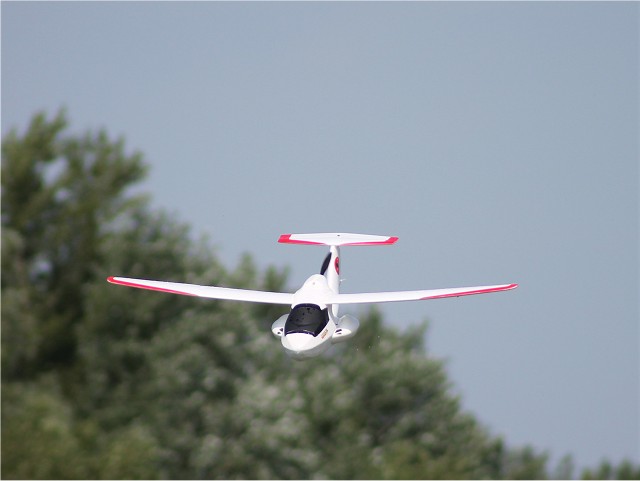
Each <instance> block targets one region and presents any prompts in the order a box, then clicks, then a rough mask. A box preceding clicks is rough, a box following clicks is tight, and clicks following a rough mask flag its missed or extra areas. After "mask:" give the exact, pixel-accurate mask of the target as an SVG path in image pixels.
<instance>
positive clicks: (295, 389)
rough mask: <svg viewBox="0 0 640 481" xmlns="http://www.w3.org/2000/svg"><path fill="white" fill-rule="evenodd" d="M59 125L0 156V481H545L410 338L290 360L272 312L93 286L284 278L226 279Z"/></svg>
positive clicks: (370, 329)
mask: <svg viewBox="0 0 640 481" xmlns="http://www.w3.org/2000/svg"><path fill="white" fill-rule="evenodd" d="M67 128H68V126H67V120H66V116H65V114H64V112H61V113H59V114H58V115H57V116H55V117H53V118H52V119H47V117H46V115H44V114H38V115H36V116H35V117H34V119H33V120H32V122H31V124H30V126H29V127H28V128H27V130H26V132H25V133H24V134H23V135H18V134H17V133H16V131H12V132H11V133H10V134H8V135H7V137H6V138H5V139H4V140H3V145H2V394H3V396H2V475H3V476H5V477H10V478H52V479H55V478H69V479H75V478H96V479H98V478H110V479H118V478H146V479H153V478H162V479H173V478H193V479H199V478H223V479H230V478H257V479H267V478H285V479H286V478H296V479H305V478H339V479H350V478H382V479H393V478H490V479H499V478H516V479H518V478H522V479H524V478H544V477H546V471H545V469H546V463H547V457H546V455H544V454H540V453H536V452H535V451H534V450H532V449H531V448H528V447H524V448H519V449H514V448H509V447H507V445H506V443H505V442H504V440H502V439H501V438H496V437H494V436H492V435H491V434H490V432H489V431H488V429H487V428H485V427H484V426H482V425H481V424H480V423H479V422H478V421H477V420H476V419H475V418H474V417H473V416H471V415H470V414H468V413H465V412H464V411H463V409H462V408H461V402H460V399H459V397H458V396H456V395H455V394H453V393H452V389H451V384H450V381H449V380H448V378H447V375H446V372H445V369H444V366H443V365H442V363H441V362H440V361H438V360H436V359H433V358H432V357H431V356H430V355H429V353H428V352H427V350H426V348H425V345H424V335H425V332H426V325H422V326H418V327H415V328H412V329H410V330H408V331H406V332H399V331H397V330H394V329H392V328H390V327H388V326H386V325H385V324H384V322H383V320H382V317H381V315H380V313H379V311H376V310H375V309H374V310H369V311H364V312H362V313H361V316H360V317H361V330H360V332H359V333H358V336H356V337H355V338H354V339H353V340H352V341H350V342H349V343H345V344H342V345H337V346H335V348H334V349H333V350H331V351H329V352H328V353H326V354H325V355H323V357H322V358H321V359H320V362H306V363H305V362H295V361H292V360H291V359H289V358H288V357H287V356H286V355H285V354H284V353H283V351H282V350H281V349H280V348H279V346H278V345H277V343H278V341H277V340H275V339H274V338H273V336H272V335H271V333H270V330H269V329H268V328H269V326H270V324H271V323H272V322H273V320H275V319H276V318H277V317H279V316H280V315H281V314H282V313H283V312H284V311H286V309H283V308H282V307H278V306H263V305H258V304H256V305H253V304H246V303H237V302H225V301H212V300H205V299H194V298H186V297H181V296H170V295H166V294H163V293H156V292H144V291H140V290H134V289H125V288H121V287H117V286H112V285H109V284H107V283H106V282H105V278H106V277H107V276H108V275H114V274H116V275H117V274H120V273H122V274H126V275H130V276H134V277H151V278H159V279H175V280H183V281H185V282H193V283H199V284H216V285H227V286H231V287H243V288H253V289H264V290H284V289H286V282H287V270H286V269H278V268H275V267H273V266H271V267H268V268H267V269H266V270H265V272H263V273H261V272H259V270H258V269H257V268H256V266H255V264H254V263H253V261H252V259H251V256H250V255H248V254H247V255H245V256H244V257H243V259H242V260H241V262H240V264H239V265H238V266H236V267H235V268H232V269H229V270H228V268H226V267H225V266H223V265H222V264H221V263H220V262H219V261H218V260H217V259H216V258H215V256H214V255H213V254H212V249H211V248H210V246H209V244H208V242H207V240H206V239H202V240H200V241H194V240H193V239H192V237H191V234H190V231H189V227H188V226H186V225H184V224H182V223H180V222H179V221H177V220H176V219H174V218H172V217H170V216H168V215H166V214H165V213H163V212H161V211H156V210H153V209H151V207H150V206H149V202H148V199H146V198H145V197H143V196H134V195H133V194H132V193H131V189H130V187H132V186H134V185H135V184H136V183H137V182H139V181H140V180H141V179H142V178H143V177H144V174H145V172H146V170H147V168H146V166H145V164H144V162H143V159H142V155H141V154H139V153H133V154H128V153H127V152H126V149H125V147H124V142H123V140H122V139H119V140H111V139H110V138H109V136H108V135H107V133H106V132H104V131H100V132H98V133H91V132H89V133H86V134H84V135H74V134H69V133H68V132H67ZM623 468H624V469H623ZM634 469H636V468H634V467H633V466H626V465H625V466H622V467H621V468H620V469H619V470H618V471H615V473H616V474H618V475H620V476H623V475H624V476H626V475H628V474H631V475H633V474H635V473H637V471H634ZM599 473H603V474H607V476H608V475H609V474H610V471H606V473H605V471H599Z"/></svg>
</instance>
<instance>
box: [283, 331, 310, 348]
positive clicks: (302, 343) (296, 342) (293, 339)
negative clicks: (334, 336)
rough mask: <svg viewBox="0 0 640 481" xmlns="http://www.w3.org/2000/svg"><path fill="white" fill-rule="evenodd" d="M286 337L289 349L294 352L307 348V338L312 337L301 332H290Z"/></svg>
mask: <svg viewBox="0 0 640 481" xmlns="http://www.w3.org/2000/svg"><path fill="white" fill-rule="evenodd" d="M286 337H287V341H289V345H290V346H291V348H292V349H293V350H294V351H300V350H302V349H304V348H305V347H307V344H309V338H310V337H312V336H311V335H310V334H303V333H301V332H292V333H291V334H287V336H286Z"/></svg>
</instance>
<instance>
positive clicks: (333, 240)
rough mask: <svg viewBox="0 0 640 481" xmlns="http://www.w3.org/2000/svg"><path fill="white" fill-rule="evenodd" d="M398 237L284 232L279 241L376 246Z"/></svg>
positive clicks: (286, 242)
mask: <svg viewBox="0 0 640 481" xmlns="http://www.w3.org/2000/svg"><path fill="white" fill-rule="evenodd" d="M397 240H398V238H397V237H391V236H382V235H369V234H346V233H323V234H282V235H281V236H280V238H279V239H278V242H280V243H282V244H304V245H324V246H374V245H391V244H395V243H396V242H397Z"/></svg>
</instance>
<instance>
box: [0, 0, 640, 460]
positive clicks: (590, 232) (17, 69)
mask: <svg viewBox="0 0 640 481" xmlns="http://www.w3.org/2000/svg"><path fill="white" fill-rule="evenodd" d="M639 7H640V5H639V4H638V3H619V2H616V3H595V2H587V3H583V2H569V3H553V2H542V3H535V4H534V3H502V2H497V3H473V4H471V3H462V2H461V3H431V2H428V3H423V2H409V3H364V2H363V3H360V2H358V3H334V2H328V3H306V2H304V3H290V2H284V3H210V2H196V3H151V2H149V3H144V2H143V3H127V2H124V3H122V2H113V3H91V2H88V3H78V2H68V3H67V2H65V3H22V2H18V3H13V2H2V133H3V134H4V133H6V132H7V130H8V129H9V128H10V127H13V126H17V127H18V128H20V129H24V128H25V126H26V125H27V123H28V119H29V118H30V117H31V115H32V114H33V113H34V112H36V111H37V110H41V109H45V110H46V111H48V112H50V113H51V114H53V113H54V112H56V111H57V110H58V109H59V108H60V107H63V106H64V107H66V108H67V109H68V113H69V117H70V119H71V122H72V129H73V130H74V131H78V132H80V131H84V130H85V129H87V128H100V127H106V128H107V129H108V131H109V132H110V133H112V134H113V135H120V134H122V135H124V136H125V137H126V141H127V145H128V147H129V148H130V149H131V150H133V149H139V150H141V151H142V152H144V153H145V154H146V158H147V160H148V162H149V163H150V164H151V167H152V170H151V174H150V178H149V180H148V181H147V182H146V183H145V185H144V188H145V189H146V190H148V191H149V192H151V193H152V194H153V200H154V205H155V206H157V207H162V208H166V209H168V210H169V211H171V212H174V213H175V214H176V215H177V216H178V217H179V218H181V219H182V220H184V221H186V222H188V223H190V224H191V225H192V226H193V227H194V231H195V232H196V233H198V234H199V233H206V234H208V235H209V236H210V237H211V240H212V241H213V242H214V243H215V245H216V246H217V253H218V255H219V256H220V258H221V260H222V261H223V262H224V263H225V264H227V265H228V266H233V265H235V264H236V263H237V261H238V259H239V256H240V253H242V252H244V251H249V252H251V253H253V254H254V255H255V256H256V260H257V261H258V263H259V264H260V265H261V266H265V265H267V264H277V265H279V266H285V265H289V266H290V267H291V288H292V289H294V288H296V287H297V284H299V283H301V282H302V281H303V280H304V279H305V278H306V276H308V275H309V274H311V273H314V272H315V271H317V270H318V268H319V266H320V263H321V261H322V258H323V257H324V253H325V252H324V250H323V249H320V248H314V247H303V246H284V245H279V244H277V243H276V240H277V238H278V236H279V235H280V234H282V233H290V232H322V231H345V232H361V233H371V234H389V235H397V236H399V237H400V241H399V242H398V244H396V245H395V246H393V247H379V248H374V247H367V248H345V249H344V250H343V253H342V259H341V260H342V263H341V265H342V267H343V275H344V277H345V278H346V281H345V282H344V283H343V289H344V291H345V292H357V291H364V290H390V289H391V290H393V289H418V288H425V289H426V288H438V287H453V286H465V285H479V284H497V283H510V282H518V283H519V284H520V288H519V289H518V290H516V291H512V292H508V293H501V294H493V295H487V296H473V297H468V298H460V299H449V300H439V301H432V302H421V303H406V304H392V305H385V306H384V307H383V312H384V314H385V318H386V319H387V321H388V322H389V323H391V324H393V325H396V326H400V327H405V326H409V325H411V324H413V323H416V322H420V321H421V320H423V319H429V320H430V330H429V335H428V340H427V345H428V348H429V349H430V351H431V352H432V353H433V354H434V355H436V356H438V357H440V358H444V359H446V360H447V366H448V372H449V374H450V376H451V378H452V380H453V382H454V389H455V391H456V392H458V393H459V394H461V395H462V399H463V405H464V407H465V408H466V409H468V410H470V411H471V412H473V413H474V414H475V415H477V417H478V418H479V419H480V421H481V422H483V423H484V424H485V425H487V426H488V427H489V428H490V430H491V432H493V433H494V434H502V435H504V436H505V439H506V441H507V442H508V443H509V444H510V445H514V446H515V445H522V444H532V445H533V446H535V447H536V448H538V449H546V450H549V451H550V452H551V453H552V454H553V456H554V459H556V460H557V459H558V458H559V457H561V456H562V455H564V454H567V453H571V454H573V455H574V456H575V460H576V462H577V463H578V464H579V465H581V466H583V465H585V464H586V465H595V464H596V463H598V462H599V460H600V459H601V458H602V457H608V458H610V459H611V460H613V461H619V460H620V459H622V458H623V457H629V458H631V459H633V460H635V461H636V462H640V439H639V438H640V434H639V433H640V426H639V424H640V420H639V406H640V386H639V384H640V380H639V379H640V372H639V370H640V367H639V362H640V361H639V356H638V351H639V344H640V337H639V331H638V322H639V301H638V292H639V291H640V286H639V282H638V270H639V251H638V244H639V242H638V218H639V212H638V209H639V204H638V183H639V180H640V179H639V172H638V131H639V130H640V125H639V120H638V115H639V114H638V112H639V94H638V84H639V79H638V64H639V62H640V59H639V50H638V43H639V37H638V32H639V27H638V25H639ZM112 274H114V275H126V274H127V273H126V272H123V273H112ZM175 280H179V279H175ZM105 288H106V286H105ZM353 312H355V313H357V310H355V311H353ZM212 335H215V333H212ZM273 348H274V349H279V346H278V345H277V343H276V342H274V345H273Z"/></svg>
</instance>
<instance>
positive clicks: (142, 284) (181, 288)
mask: <svg viewBox="0 0 640 481" xmlns="http://www.w3.org/2000/svg"><path fill="white" fill-rule="evenodd" d="M107 280H108V281H109V282H111V283H112V284H119V285H121V286H128V287H137V288H139V289H148V290H151V291H160V292H168V293H170V294H180V295H183V296H196V297H207V298H209V299H226V300H230V301H247V302H264V303H267V304H287V305H291V303H292V302H293V294H287V293H285V292H268V291H253V290H248V289H231V288H229V287H213V286H198V285H195V284H183V283H180V282H165V281H150V280H146V279H130V278H128V277H109V278H108V279H107Z"/></svg>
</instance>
